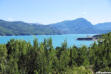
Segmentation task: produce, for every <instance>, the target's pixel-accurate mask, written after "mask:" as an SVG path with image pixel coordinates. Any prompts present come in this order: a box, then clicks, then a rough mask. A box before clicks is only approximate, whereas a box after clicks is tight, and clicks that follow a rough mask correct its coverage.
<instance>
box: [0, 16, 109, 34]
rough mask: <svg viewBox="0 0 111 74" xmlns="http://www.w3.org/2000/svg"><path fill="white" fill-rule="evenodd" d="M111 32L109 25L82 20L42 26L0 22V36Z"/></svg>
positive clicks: (17, 22)
mask: <svg viewBox="0 0 111 74" xmlns="http://www.w3.org/2000/svg"><path fill="white" fill-rule="evenodd" d="M107 32H111V23H110V22H108V23H100V24H96V25H93V24H92V23H90V22H89V21H87V20H86V19H84V18H78V19H75V20H68V21H63V22H59V23H55V24H49V25H42V24H35V23H25V22H22V21H13V22H9V21H4V20H0V35H43V34H45V35H49V34H51V35H53V34H101V33H107Z"/></svg>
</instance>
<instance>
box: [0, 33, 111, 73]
mask: <svg viewBox="0 0 111 74" xmlns="http://www.w3.org/2000/svg"><path fill="white" fill-rule="evenodd" d="M98 71H102V72H104V71H105V72H111V33H108V34H104V35H103V36H102V39H99V40H98V41H97V42H94V44H92V45H91V46H90V47H86V46H81V47H76V46H72V47H67V41H64V43H62V44H61V46H60V47H56V48H54V47H53V45H52V40H51V38H49V39H44V41H43V42H41V43H38V41H37V39H35V40H34V41H33V44H31V43H30V42H26V41H24V40H14V39H12V40H10V41H9V42H8V43H7V44H0V74H93V73H95V72H98Z"/></svg>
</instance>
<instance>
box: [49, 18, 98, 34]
mask: <svg viewBox="0 0 111 74" xmlns="http://www.w3.org/2000/svg"><path fill="white" fill-rule="evenodd" d="M50 25H51V26H52V27H53V28H56V29H57V30H61V31H62V32H63V33H72V34H73V33H76V34H84V33H85V34H88V33H90V34H92V33H99V32H100V30H97V29H95V27H94V26H93V25H92V24H91V23H90V22H89V21H87V20H86V19H84V18H78V19H76V20H71V21H63V22H59V23H56V24H50Z"/></svg>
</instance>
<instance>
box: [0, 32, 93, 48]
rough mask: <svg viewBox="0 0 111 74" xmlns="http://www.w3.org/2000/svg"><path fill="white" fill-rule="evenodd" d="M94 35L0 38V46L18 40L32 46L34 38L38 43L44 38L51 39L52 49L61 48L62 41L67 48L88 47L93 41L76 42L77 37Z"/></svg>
mask: <svg viewBox="0 0 111 74" xmlns="http://www.w3.org/2000/svg"><path fill="white" fill-rule="evenodd" d="M93 35H94V34H66V35H30V36H0V44H5V43H7V42H8V41H9V40H10V39H20V40H26V41H27V42H31V44H33V40H34V39H35V38H37V39H38V41H39V43H40V42H43V41H44V38H46V39H48V38H52V41H53V42H52V43H53V46H54V47H57V46H61V44H62V43H63V42H64V40H66V41H67V44H68V47H70V46H73V45H75V46H78V47H80V46H83V45H86V46H90V45H91V44H92V43H94V41H78V40H77V38H79V37H87V36H93Z"/></svg>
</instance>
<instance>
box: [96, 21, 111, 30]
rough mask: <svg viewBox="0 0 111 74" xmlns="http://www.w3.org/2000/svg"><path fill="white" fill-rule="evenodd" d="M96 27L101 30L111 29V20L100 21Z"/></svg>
mask: <svg viewBox="0 0 111 74" xmlns="http://www.w3.org/2000/svg"><path fill="white" fill-rule="evenodd" d="M95 27H96V28H97V29H100V30H110V31H111V22H107V23H99V24H96V25H95Z"/></svg>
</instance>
